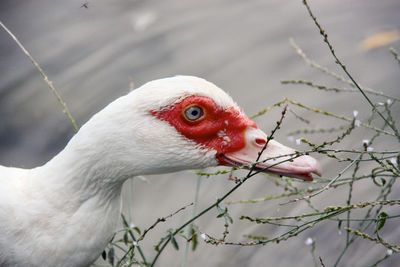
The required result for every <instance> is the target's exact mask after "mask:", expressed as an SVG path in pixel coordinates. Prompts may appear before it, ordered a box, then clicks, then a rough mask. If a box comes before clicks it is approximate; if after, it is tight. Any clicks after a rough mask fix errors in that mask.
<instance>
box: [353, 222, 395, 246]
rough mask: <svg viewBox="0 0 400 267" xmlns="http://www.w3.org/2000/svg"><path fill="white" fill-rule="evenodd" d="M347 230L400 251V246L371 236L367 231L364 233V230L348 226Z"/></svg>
mask: <svg viewBox="0 0 400 267" xmlns="http://www.w3.org/2000/svg"><path fill="white" fill-rule="evenodd" d="M345 230H346V231H347V232H349V233H352V234H354V235H356V236H359V237H362V238H364V239H368V240H371V241H373V242H375V243H377V244H381V245H383V246H385V247H386V248H388V249H391V250H393V251H395V252H400V247H399V246H396V245H392V244H389V243H387V242H386V241H384V240H383V239H381V238H375V237H372V236H370V235H368V234H366V233H363V232H361V231H359V230H356V229H352V228H348V227H346V228H345Z"/></svg>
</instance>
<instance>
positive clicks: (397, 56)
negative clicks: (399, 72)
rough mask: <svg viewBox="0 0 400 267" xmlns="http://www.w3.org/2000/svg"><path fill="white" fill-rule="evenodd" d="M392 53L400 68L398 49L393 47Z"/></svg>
mask: <svg viewBox="0 0 400 267" xmlns="http://www.w3.org/2000/svg"><path fill="white" fill-rule="evenodd" d="M390 53H392V55H393V56H394V59H395V60H396V61H397V63H399V66H400V57H399V53H397V51H396V49H394V48H393V47H391V48H390Z"/></svg>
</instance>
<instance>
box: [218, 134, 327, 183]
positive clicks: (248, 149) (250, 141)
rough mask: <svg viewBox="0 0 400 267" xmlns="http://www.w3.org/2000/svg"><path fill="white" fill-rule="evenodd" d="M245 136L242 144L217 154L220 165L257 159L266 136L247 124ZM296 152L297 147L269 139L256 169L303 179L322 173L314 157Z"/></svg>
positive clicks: (242, 163)
mask: <svg viewBox="0 0 400 267" xmlns="http://www.w3.org/2000/svg"><path fill="white" fill-rule="evenodd" d="M244 138H245V147H243V148H242V149H240V150H238V151H235V152H227V153H225V154H221V155H219V160H220V161H221V163H222V164H224V165H228V166H242V165H247V164H251V163H253V162H256V161H257V158H258V155H259V153H260V152H261V150H262V148H263V147H264V145H265V143H266V142H267V135H266V134H265V133H264V132H263V131H261V130H260V129H257V128H253V127H248V128H247V129H246V130H245V133H244ZM296 153H297V152H296V150H294V149H292V148H290V147H287V146H284V145H282V144H280V143H278V142H277V141H275V140H272V139H271V140H269V142H268V144H267V147H266V149H265V150H264V151H263V153H262V154H261V155H260V157H259V159H258V162H259V163H258V164H257V165H256V167H255V169H256V170H262V171H263V172H269V173H274V174H278V175H283V176H287V177H294V178H300V179H303V180H306V181H312V179H313V178H312V174H313V173H314V174H316V175H318V176H321V173H322V169H321V165H320V164H319V162H318V161H317V160H316V159H314V158H313V157H310V156H307V155H302V156H298V155H297V154H296ZM283 155H287V156H283Z"/></svg>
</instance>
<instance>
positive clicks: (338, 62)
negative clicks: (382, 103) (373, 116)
mask: <svg viewBox="0 0 400 267" xmlns="http://www.w3.org/2000/svg"><path fill="white" fill-rule="evenodd" d="M303 4H304V5H305V6H306V8H307V11H308V14H309V15H310V17H311V18H312V19H313V21H314V23H315V25H316V26H317V28H318V29H319V32H320V34H321V35H322V36H323V37H324V42H325V43H326V44H327V45H328V47H329V50H330V52H331V54H332V56H333V57H334V59H335V62H336V63H337V64H338V65H339V66H340V67H341V68H342V69H343V71H344V72H345V73H346V75H347V77H349V79H350V80H351V81H352V82H353V84H354V85H355V87H356V88H357V89H358V90H359V91H360V93H361V94H362V95H363V96H364V98H365V99H366V100H367V102H368V103H369V104H370V105H371V107H372V109H373V110H374V111H375V112H376V113H377V114H378V115H379V116H380V117H381V118H382V119H383V120H384V121H385V122H386V123H387V124H388V125H389V127H390V128H391V129H392V130H393V132H394V133H395V135H396V136H397V138H398V140H400V134H399V132H398V131H397V129H396V127H394V125H392V124H391V123H389V122H388V121H387V120H386V118H385V117H384V116H383V115H382V113H381V112H379V110H378V109H377V108H376V106H375V105H374V104H373V103H372V101H371V100H370V99H369V97H368V96H367V95H366V94H365V92H364V91H363V89H361V87H360V85H359V84H358V83H357V82H356V80H355V79H354V78H353V76H352V75H351V74H350V73H349V72H348V71H347V68H346V66H345V65H344V64H343V63H342V62H341V61H340V60H339V58H338V57H337V56H336V53H335V50H334V49H333V46H332V45H331V43H330V42H329V40H328V34H327V33H326V32H325V30H324V29H323V28H322V27H321V25H320V24H319V22H318V21H317V18H316V17H315V16H314V14H313V13H312V11H311V8H310V6H309V5H308V3H307V1H306V0H303Z"/></svg>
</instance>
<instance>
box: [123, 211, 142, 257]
mask: <svg viewBox="0 0 400 267" xmlns="http://www.w3.org/2000/svg"><path fill="white" fill-rule="evenodd" d="M121 218H122V222H123V224H124V225H125V227H128V228H129V230H128V232H129V235H130V236H131V238H132V240H133V241H136V238H135V234H134V233H133V231H132V229H131V228H130V227H129V225H128V221H127V220H126V218H125V216H124V214H122V213H121ZM136 248H137V250H138V251H139V254H140V256H141V257H142V259H143V262H144V263H145V264H146V263H147V260H146V257H145V255H144V253H143V251H142V248H141V247H140V246H139V245H137V246H136ZM124 257H125V256H124ZM122 260H123V258H121V261H122Z"/></svg>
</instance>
